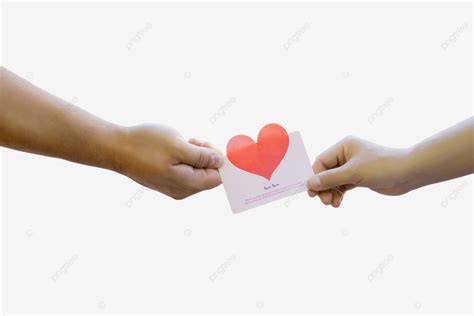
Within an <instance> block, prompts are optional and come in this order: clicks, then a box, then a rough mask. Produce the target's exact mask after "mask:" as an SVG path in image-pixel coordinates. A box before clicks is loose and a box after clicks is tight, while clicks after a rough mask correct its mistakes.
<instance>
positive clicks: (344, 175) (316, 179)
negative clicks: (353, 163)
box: [307, 165, 352, 191]
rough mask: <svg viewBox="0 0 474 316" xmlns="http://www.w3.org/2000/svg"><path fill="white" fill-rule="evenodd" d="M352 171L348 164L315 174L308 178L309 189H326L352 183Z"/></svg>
mask: <svg viewBox="0 0 474 316" xmlns="http://www.w3.org/2000/svg"><path fill="white" fill-rule="evenodd" d="M351 182H352V172H350V168H348V167H347V165H344V166H342V167H339V168H334V169H329V170H326V171H322V172H320V173H318V174H315V175H314V176H312V177H311V178H310V179H309V180H308V184H307V185H308V189H309V190H312V191H324V190H328V189H331V188H335V187H337V186H340V185H344V184H352V183H351Z"/></svg>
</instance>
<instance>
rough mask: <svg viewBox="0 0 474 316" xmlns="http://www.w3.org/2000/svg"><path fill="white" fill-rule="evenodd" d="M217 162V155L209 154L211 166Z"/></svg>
mask: <svg viewBox="0 0 474 316" xmlns="http://www.w3.org/2000/svg"><path fill="white" fill-rule="evenodd" d="M216 162H217V157H216V156H215V155H211V167H214V166H215V165H216Z"/></svg>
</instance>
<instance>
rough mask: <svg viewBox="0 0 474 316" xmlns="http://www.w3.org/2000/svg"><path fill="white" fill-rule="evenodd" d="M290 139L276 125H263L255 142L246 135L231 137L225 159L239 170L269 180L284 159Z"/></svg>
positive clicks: (281, 128)
mask: <svg viewBox="0 0 474 316" xmlns="http://www.w3.org/2000/svg"><path fill="white" fill-rule="evenodd" d="M289 143H290V138H289V137H288V133H287V132H286V130H285V129H284V128H283V127H282V126H280V125H278V124H268V125H265V126H264V127H263V128H262V129H261V130H260V132H259V133H258V138H257V142H254V141H253V139H252V138H250V137H248V136H246V135H237V136H234V137H232V138H231V139H230V140H229V142H228V143H227V158H228V159H229V160H230V162H231V163H232V164H233V165H234V166H236V167H237V168H239V169H242V170H244V171H247V172H250V173H253V174H256V175H259V176H262V177H264V178H266V179H268V180H270V179H271V177H272V174H273V172H274V171H275V170H276V168H277V167H278V165H279V164H280V162H281V161H282V160H283V158H284V157H285V154H286V152H287V150H288V145H289Z"/></svg>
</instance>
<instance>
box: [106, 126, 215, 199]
mask: <svg viewBox="0 0 474 316" xmlns="http://www.w3.org/2000/svg"><path fill="white" fill-rule="evenodd" d="M120 135H121V136H120V137H119V147H120V149H119V150H118V154H117V157H116V168H114V169H115V170H116V171H118V172H120V173H122V174H124V175H126V176H128V177H130V178H131V179H133V180H135V181H136V182H138V183H140V184H142V185H144V186H146V187H148V188H151V189H153V190H157V191H159V192H162V193H164V194H166V195H168V196H170V197H172V198H174V199H183V198H186V197H188V196H190V195H192V194H195V193H197V192H200V191H202V190H207V189H212V188H214V187H216V186H218V185H219V184H221V179H220V176H219V172H218V171H217V170H216V168H219V167H220V166H221V165H222V162H223V158H222V155H221V154H220V153H219V152H217V151H216V150H214V149H212V148H211V146H210V144H209V143H206V142H201V141H198V140H196V139H192V140H190V141H189V142H186V141H185V140H184V139H183V138H182V137H181V135H180V134H179V133H178V132H176V131H175V130H174V129H172V128H169V127H165V126H161V125H139V126H136V127H131V128H124V129H123V130H122V132H121V133H120Z"/></svg>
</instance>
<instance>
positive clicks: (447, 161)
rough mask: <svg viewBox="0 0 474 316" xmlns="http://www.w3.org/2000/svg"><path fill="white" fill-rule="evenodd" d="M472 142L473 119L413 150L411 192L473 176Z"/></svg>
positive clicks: (409, 166)
mask: <svg viewBox="0 0 474 316" xmlns="http://www.w3.org/2000/svg"><path fill="white" fill-rule="evenodd" d="M473 138H474V118H473V117H470V118H468V119H467V120H465V121H462V122H461V123H459V124H457V125H455V126H453V127H451V128H448V129H446V130H444V131H441V132H439V133H438V134H435V135H433V136H432V137H430V138H428V139H426V140H424V141H422V142H420V143H419V144H417V145H415V146H414V147H413V148H411V149H410V151H409V154H408V155H409V157H408V159H407V161H408V163H407V164H408V167H407V168H408V172H407V174H409V183H410V186H411V187H412V189H414V188H418V187H422V186H425V185H428V184H432V183H437V182H441V181H446V180H450V179H453V178H457V177H461V176H464V175H467V174H471V173H473V172H474V157H473V152H474V139H473Z"/></svg>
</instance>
